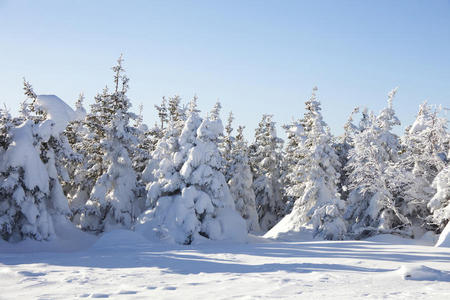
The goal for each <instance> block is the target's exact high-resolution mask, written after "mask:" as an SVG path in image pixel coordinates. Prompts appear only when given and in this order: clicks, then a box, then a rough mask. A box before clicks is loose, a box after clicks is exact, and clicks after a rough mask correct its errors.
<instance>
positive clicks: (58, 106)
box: [37, 95, 77, 133]
mask: <svg viewBox="0 0 450 300" xmlns="http://www.w3.org/2000/svg"><path fill="white" fill-rule="evenodd" d="M37 103H38V105H39V106H40V108H41V109H42V110H43V111H45V112H46V113H47V118H48V119H49V120H52V121H53V122H55V127H54V128H55V130H56V131H57V132H58V133H61V132H63V131H64V129H66V127H67V124H69V122H71V121H73V120H75V119H76V118H77V114H76V113H75V111H74V110H73V109H72V108H71V107H70V106H69V105H68V104H67V103H66V102H64V101H63V100H62V99H61V98H59V97H57V96H55V95H39V96H38V97H37Z"/></svg>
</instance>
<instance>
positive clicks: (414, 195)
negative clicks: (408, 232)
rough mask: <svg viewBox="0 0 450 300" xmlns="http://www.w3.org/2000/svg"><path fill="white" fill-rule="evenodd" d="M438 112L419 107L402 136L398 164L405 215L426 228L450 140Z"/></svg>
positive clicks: (397, 177) (399, 187) (399, 192)
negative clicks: (428, 206)
mask: <svg viewBox="0 0 450 300" xmlns="http://www.w3.org/2000/svg"><path fill="white" fill-rule="evenodd" d="M439 112H440V111H439V109H434V110H433V108H432V107H431V106H430V105H428V104H427V103H426V102H425V103H423V104H422V105H421V106H420V109H419V113H418V115H417V118H416V120H415V121H414V123H413V124H412V125H411V126H409V127H408V128H407V130H406V131H405V134H404V136H403V137H402V140H401V141H402V149H401V156H400V159H399V160H398V162H397V163H396V165H395V169H396V171H397V176H396V180H395V181H394V182H396V186H395V187H396V189H395V194H396V195H397V197H398V198H400V199H401V200H403V201H404V207H403V213H404V214H405V215H406V216H407V217H408V218H409V219H410V220H411V222H413V223H414V224H415V225H417V226H425V228H427V227H428V225H427V224H426V223H425V222H424V221H425V219H426V218H427V216H428V215H429V211H428V209H427V207H426V206H427V203H428V202H429V201H430V199H431V198H432V197H433V195H434V194H435V193H436V189H435V188H434V187H433V186H432V182H433V180H434V178H435V177H436V175H437V174H438V173H439V171H441V170H442V169H443V168H444V166H445V161H446V153H447V151H448V141H449V140H450V136H449V134H448V133H447V131H446V123H447V120H446V119H445V118H442V117H439ZM427 229H428V228H427Z"/></svg>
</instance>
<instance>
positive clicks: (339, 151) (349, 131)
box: [334, 107, 361, 199]
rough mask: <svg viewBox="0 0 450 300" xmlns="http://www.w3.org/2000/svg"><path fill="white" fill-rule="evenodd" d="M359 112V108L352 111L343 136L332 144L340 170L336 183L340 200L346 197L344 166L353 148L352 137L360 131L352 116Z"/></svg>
mask: <svg viewBox="0 0 450 300" xmlns="http://www.w3.org/2000/svg"><path fill="white" fill-rule="evenodd" d="M359 110H360V109H359V107H356V108H355V109H353V111H352V113H351V114H350V116H349V118H348V119H347V122H346V123H345V125H344V134H343V135H341V136H340V137H338V138H337V140H336V142H335V143H334V149H335V152H336V155H337V156H338V157H339V162H340V164H341V168H339V173H340V175H339V183H338V192H339V194H340V195H341V199H347V197H348V173H347V170H346V169H345V166H346V165H347V163H348V156H349V153H350V150H351V149H352V148H353V147H354V141H353V139H354V136H355V135H356V134H358V133H359V132H360V131H361V128H360V127H358V126H356V125H355V124H353V116H354V115H355V114H357V113H359Z"/></svg>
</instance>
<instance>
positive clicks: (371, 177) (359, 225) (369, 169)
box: [346, 89, 411, 238]
mask: <svg viewBox="0 0 450 300" xmlns="http://www.w3.org/2000/svg"><path fill="white" fill-rule="evenodd" d="M395 92H396V89H395V90H393V91H392V92H390V93H389V95H388V107H387V108H385V109H384V110H383V111H382V112H381V113H380V115H379V116H375V115H374V114H368V115H366V116H364V127H363V130H362V131H361V132H360V133H359V134H357V135H356V136H355V137H354V148H353V149H351V150H350V155H349V162H348V164H347V166H346V169H347V171H348V172H349V177H348V180H349V188H350V190H351V191H350V194H349V197H348V199H347V202H348V209H347V212H346V217H347V219H348V220H349V221H350V223H351V224H352V226H351V234H352V235H354V236H355V237H356V238H363V237H366V236H370V235H373V234H376V233H400V234H404V235H409V236H410V235H411V231H410V221H409V220H408V218H406V217H405V216H404V215H403V214H402V213H401V209H400V207H401V206H402V205H403V203H401V202H398V201H397V199H396V197H395V196H394V195H393V194H392V190H393V189H392V187H393V186H394V185H395V183H393V182H392V181H393V180H394V179H395V176H394V175H393V174H395V167H394V166H395V162H396V161H397V159H398V151H399V149H400V148H399V146H400V145H399V139H398V137H397V136H396V135H395V134H393V133H392V132H391V129H392V127H393V126H394V125H399V124H400V122H399V121H398V119H397V117H396V116H395V112H394V110H393V107H392V100H393V97H394V95H395Z"/></svg>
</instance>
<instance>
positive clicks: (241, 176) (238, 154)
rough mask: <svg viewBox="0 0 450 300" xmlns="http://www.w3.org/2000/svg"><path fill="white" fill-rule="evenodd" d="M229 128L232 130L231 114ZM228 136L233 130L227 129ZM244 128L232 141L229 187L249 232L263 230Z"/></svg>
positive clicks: (240, 129) (238, 131)
mask: <svg viewBox="0 0 450 300" xmlns="http://www.w3.org/2000/svg"><path fill="white" fill-rule="evenodd" d="M228 120H229V121H228V125H229V126H227V128H231V114H230V118H229V119H228ZM226 131H227V135H226V136H229V135H230V134H231V130H230V129H227V130H226ZM243 131H244V127H242V126H239V127H238V129H237V135H236V137H235V139H233V140H231V141H232V144H231V145H230V148H231V149H230V152H229V157H230V160H229V171H228V176H229V179H228V185H229V187H230V192H231V195H232V196H233V199H234V204H235V206H236V210H237V211H238V212H239V213H240V214H241V216H242V217H243V218H244V220H245V221H246V222H247V230H248V231H249V232H259V231H260V230H261V228H260V226H259V221H258V213H257V212H256V203H255V193H254V191H253V174H252V172H251V170H250V166H249V159H248V146H247V142H246V141H245V139H244V133H243Z"/></svg>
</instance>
